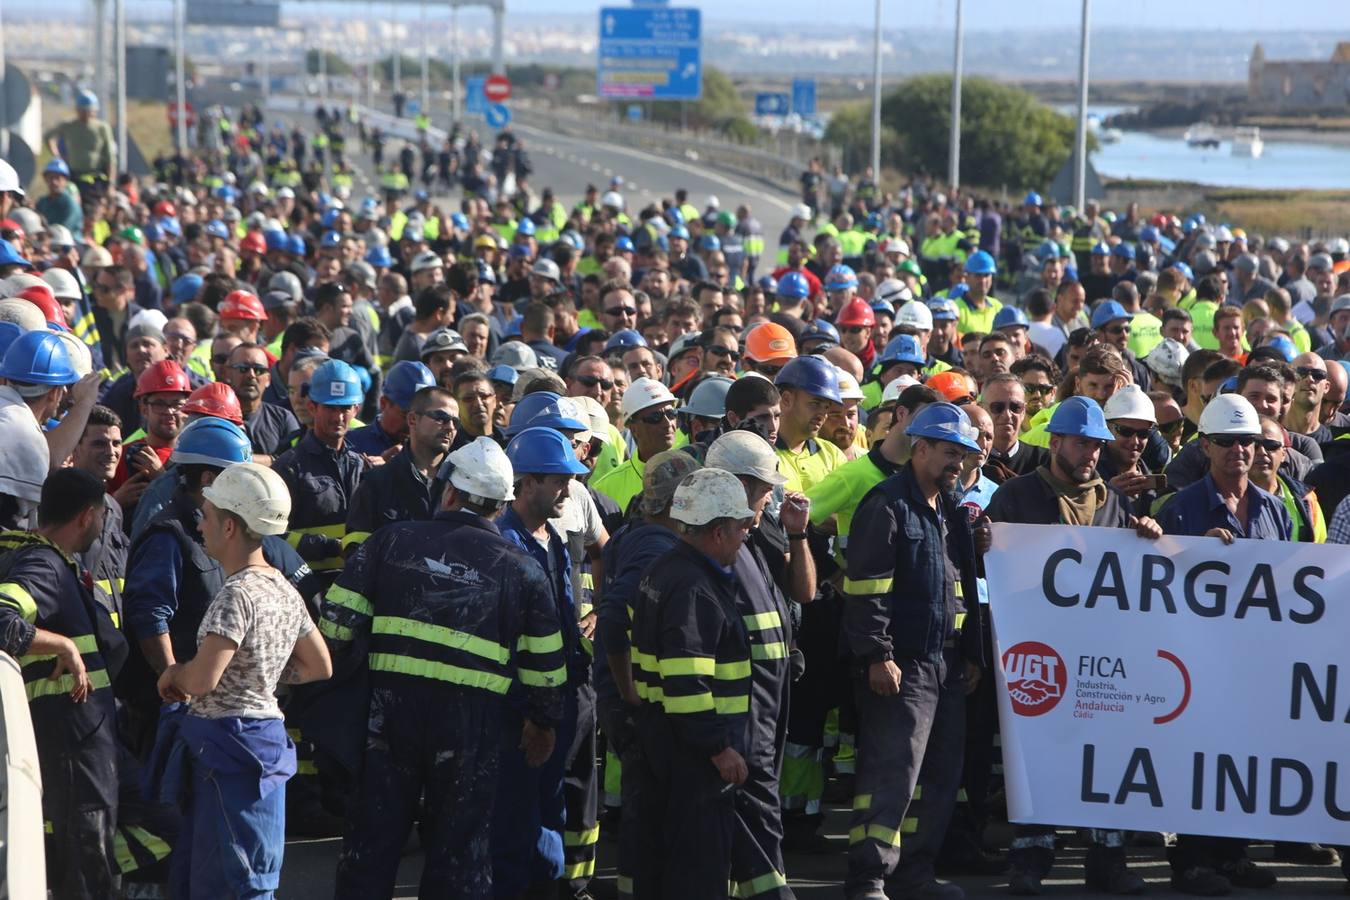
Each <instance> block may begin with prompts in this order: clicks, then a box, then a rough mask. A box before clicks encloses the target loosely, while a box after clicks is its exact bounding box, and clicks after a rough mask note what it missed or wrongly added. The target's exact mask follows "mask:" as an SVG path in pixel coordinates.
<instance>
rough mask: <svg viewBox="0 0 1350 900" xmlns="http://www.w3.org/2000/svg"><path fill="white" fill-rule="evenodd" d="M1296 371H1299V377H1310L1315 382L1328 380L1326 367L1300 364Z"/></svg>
mask: <svg viewBox="0 0 1350 900" xmlns="http://www.w3.org/2000/svg"><path fill="white" fill-rule="evenodd" d="M1296 371H1297V372H1298V377H1299V378H1307V379H1310V380H1311V381H1312V383H1313V384H1316V383H1317V382H1319V381H1326V380H1327V370H1326V369H1314V368H1313V367H1312V366H1299V367H1298V369H1297V370H1296Z"/></svg>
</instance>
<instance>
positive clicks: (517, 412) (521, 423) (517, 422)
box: [503, 391, 562, 437]
mask: <svg viewBox="0 0 1350 900" xmlns="http://www.w3.org/2000/svg"><path fill="white" fill-rule="evenodd" d="M560 399H562V395H561V394H558V393H555V392H554V391H535V392H534V393H531V394H526V395H525V396H524V397H521V398H520V402H518V403H517V404H516V405H515V408H514V409H512V410H511V419H510V421H509V422H507V425H506V428H505V429H503V431H504V432H505V434H506V436H507V437H514V436H515V435H516V434H518V433H520V432H522V431H524V430H525V429H526V428H528V427H529V425H528V423H529V421H530V419H533V418H534V417H535V416H537V415H539V413H540V412H541V411H543V409H544V407H546V406H549V405H550V404H552V403H556V402H557V401H558V400H560ZM539 427H541V428H542V427H545V426H544V425H543V424H542V423H541V424H540V425H539Z"/></svg>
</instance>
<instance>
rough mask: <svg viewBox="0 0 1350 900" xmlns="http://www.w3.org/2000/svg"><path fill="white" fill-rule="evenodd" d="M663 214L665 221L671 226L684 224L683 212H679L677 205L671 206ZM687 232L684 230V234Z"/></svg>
mask: <svg viewBox="0 0 1350 900" xmlns="http://www.w3.org/2000/svg"><path fill="white" fill-rule="evenodd" d="M663 215H664V216H665V218H666V221H667V222H669V223H670V224H671V225H672V226H675V225H683V224H684V213H682V212H680V208H679V207H678V206H672V207H671V208H670V209H668V210H666V211H665V213H663ZM687 233H688V232H686V234H687Z"/></svg>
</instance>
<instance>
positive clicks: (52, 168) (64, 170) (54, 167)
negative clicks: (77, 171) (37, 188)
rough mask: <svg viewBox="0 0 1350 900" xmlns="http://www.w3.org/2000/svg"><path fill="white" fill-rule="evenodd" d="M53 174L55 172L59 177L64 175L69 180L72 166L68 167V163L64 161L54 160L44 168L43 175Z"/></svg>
mask: <svg viewBox="0 0 1350 900" xmlns="http://www.w3.org/2000/svg"><path fill="white" fill-rule="evenodd" d="M52 172H55V173H56V174H57V175H64V176H66V177H67V178H69V177H70V166H68V165H66V161H65V160H64V159H54V160H52V161H51V162H49V163H47V165H45V166H43V167H42V174H43V175H48V174H51V173H52Z"/></svg>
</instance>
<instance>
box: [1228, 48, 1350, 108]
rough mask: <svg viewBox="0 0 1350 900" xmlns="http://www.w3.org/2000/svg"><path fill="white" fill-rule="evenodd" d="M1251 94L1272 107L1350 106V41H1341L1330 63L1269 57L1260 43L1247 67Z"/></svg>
mask: <svg viewBox="0 0 1350 900" xmlns="http://www.w3.org/2000/svg"><path fill="white" fill-rule="evenodd" d="M1247 97H1248V99H1249V100H1251V101H1252V102H1253V103H1256V104H1259V105H1261V106H1262V107H1265V108H1268V109H1271V108H1273V109H1279V110H1302V109H1341V110H1345V109H1346V108H1347V107H1350V41H1341V42H1340V43H1339V44H1337V45H1336V50H1335V52H1333V53H1332V54H1331V59H1329V60H1327V61H1326V62H1316V61H1309V60H1301V59H1266V51H1265V48H1263V47H1262V46H1261V45H1260V44H1259V43H1258V44H1257V45H1256V46H1255V47H1253V48H1252V58H1251V62H1250V63H1248V66H1247Z"/></svg>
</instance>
